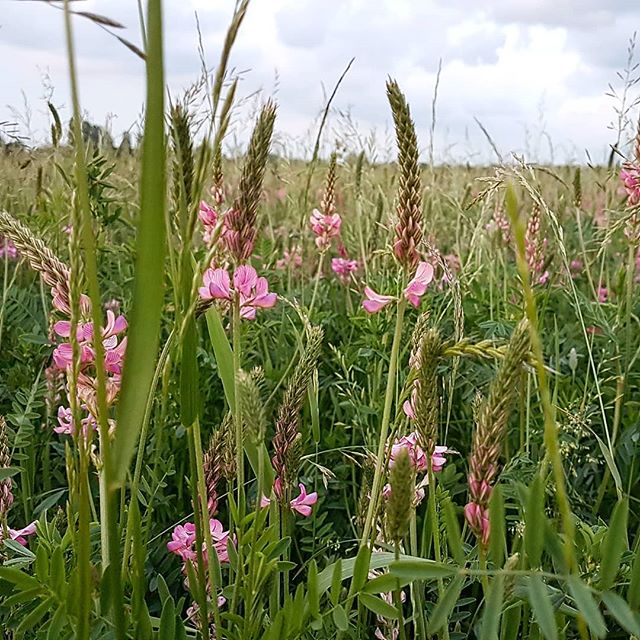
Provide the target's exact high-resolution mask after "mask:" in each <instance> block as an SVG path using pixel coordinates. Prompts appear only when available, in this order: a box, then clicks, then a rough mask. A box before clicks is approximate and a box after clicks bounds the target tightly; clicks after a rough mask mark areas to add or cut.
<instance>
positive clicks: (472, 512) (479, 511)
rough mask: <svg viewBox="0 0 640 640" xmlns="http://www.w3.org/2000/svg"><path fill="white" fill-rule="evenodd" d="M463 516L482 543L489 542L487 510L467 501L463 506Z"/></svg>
mask: <svg viewBox="0 0 640 640" xmlns="http://www.w3.org/2000/svg"><path fill="white" fill-rule="evenodd" d="M464 517H465V518H466V520H467V522H468V523H469V526H470V527H471V528H472V529H473V530H474V531H476V532H477V533H478V535H479V536H480V540H481V541H482V544H483V545H485V546H486V545H487V544H488V543H489V535H490V530H491V526H490V524H489V510H488V509H483V508H482V507H481V506H480V505H479V504H476V503H475V502H469V503H468V504H467V505H466V506H465V508H464Z"/></svg>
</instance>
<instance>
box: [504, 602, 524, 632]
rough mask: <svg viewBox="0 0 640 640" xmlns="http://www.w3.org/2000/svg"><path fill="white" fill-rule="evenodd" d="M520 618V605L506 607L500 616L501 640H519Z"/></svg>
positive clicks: (518, 603) (517, 603)
mask: <svg viewBox="0 0 640 640" xmlns="http://www.w3.org/2000/svg"><path fill="white" fill-rule="evenodd" d="M521 617H522V603H520V602H516V603H515V604H513V605H511V606H510V607H507V609H506V610H505V612H504V613H503V614H502V640H519V638H520V618H521Z"/></svg>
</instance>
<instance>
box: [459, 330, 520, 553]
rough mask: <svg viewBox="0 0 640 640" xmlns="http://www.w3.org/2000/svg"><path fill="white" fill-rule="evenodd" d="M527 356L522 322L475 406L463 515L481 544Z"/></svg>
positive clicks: (484, 540) (484, 537)
mask: <svg viewBox="0 0 640 640" xmlns="http://www.w3.org/2000/svg"><path fill="white" fill-rule="evenodd" d="M528 355H529V323H528V321H527V320H526V319H523V320H521V321H520V322H519V323H518V325H517V326H516V328H515V330H514V332H513V335H512V336H511V340H510V341H509V346H508V348H507V350H506V352H505V356H504V359H503V361H502V364H501V366H500V369H499V371H498V373H497V375H496V377H495V379H494V380H493V382H492V383H491V387H490V389H489V394H488V396H487V398H486V400H485V401H484V402H481V403H477V404H476V410H475V415H476V428H475V432H474V434H473V444H472V449H471V457H470V460H469V478H468V481H469V496H470V504H468V505H467V508H466V512H467V513H468V515H467V519H468V520H469V521H470V524H471V526H472V528H474V530H475V531H476V533H478V534H479V535H480V534H481V535H482V536H483V542H484V543H486V541H487V539H488V528H487V527H488V525H486V526H483V525H482V521H483V520H486V514H487V509H488V504H489V497H490V495H491V490H492V485H493V482H494V480H495V479H496V477H497V475H498V464H499V460H500V454H501V451H502V442H503V440H504V438H505V436H506V427H507V421H508V419H509V413H510V411H511V407H512V405H513V402H514V399H515V396H516V392H517V388H518V381H519V379H520V373H521V368H522V364H523V362H525V361H526V360H527V359H528ZM470 505H473V506H470ZM469 514H470V515H469ZM486 521H487V522H488V520H486Z"/></svg>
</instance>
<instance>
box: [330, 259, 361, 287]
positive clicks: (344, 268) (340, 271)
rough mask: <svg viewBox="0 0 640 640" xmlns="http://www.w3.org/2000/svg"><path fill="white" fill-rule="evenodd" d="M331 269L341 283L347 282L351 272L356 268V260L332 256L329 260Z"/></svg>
mask: <svg viewBox="0 0 640 640" xmlns="http://www.w3.org/2000/svg"><path fill="white" fill-rule="evenodd" d="M331 270H332V271H333V273H335V274H336V275H337V276H338V278H340V280H341V282H342V283H343V284H346V283H347V282H349V278H350V277H351V274H352V273H354V272H356V271H357V270H358V261H357V260H349V259H348V258H333V259H332V260H331Z"/></svg>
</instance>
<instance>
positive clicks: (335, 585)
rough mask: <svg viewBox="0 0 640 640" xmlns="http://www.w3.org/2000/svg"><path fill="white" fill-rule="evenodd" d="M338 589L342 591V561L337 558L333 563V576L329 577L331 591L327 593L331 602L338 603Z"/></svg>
mask: <svg viewBox="0 0 640 640" xmlns="http://www.w3.org/2000/svg"><path fill="white" fill-rule="evenodd" d="M340 591H342V561H341V560H340V558H338V561H337V562H336V563H335V565H333V576H332V578H331V592H330V593H329V599H330V600H331V604H333V605H335V604H337V603H338V600H339V598H340Z"/></svg>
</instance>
